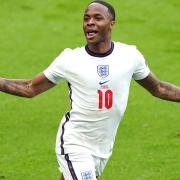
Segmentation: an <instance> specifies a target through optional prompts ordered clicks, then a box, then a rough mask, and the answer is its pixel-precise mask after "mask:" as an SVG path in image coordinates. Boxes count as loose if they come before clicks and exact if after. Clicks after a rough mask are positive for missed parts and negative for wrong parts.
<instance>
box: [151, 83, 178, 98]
mask: <svg viewBox="0 0 180 180" xmlns="http://www.w3.org/2000/svg"><path fill="white" fill-rule="evenodd" d="M152 94H153V95H154V96H156V97H158V98H161V99H164V100H168V101H174V102H180V87H177V86H175V85H173V84H170V83H167V82H159V84H158V88H156V89H154V91H153V92H152Z"/></svg>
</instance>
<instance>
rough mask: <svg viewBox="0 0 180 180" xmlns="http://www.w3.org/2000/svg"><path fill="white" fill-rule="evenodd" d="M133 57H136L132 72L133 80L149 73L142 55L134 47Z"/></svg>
mask: <svg viewBox="0 0 180 180" xmlns="http://www.w3.org/2000/svg"><path fill="white" fill-rule="evenodd" d="M135 58H136V67H135V70H134V73H133V79H134V80H141V79H144V78H146V77H147V76H148V75H149V73H150V70H149V67H148V65H147V63H146V60H145V59H144V57H143V55H142V54H141V53H140V52H139V51H138V50H137V49H135Z"/></svg>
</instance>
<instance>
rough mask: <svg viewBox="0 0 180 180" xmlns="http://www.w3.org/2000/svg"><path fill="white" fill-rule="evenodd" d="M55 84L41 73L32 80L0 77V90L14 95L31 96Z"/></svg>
mask: <svg viewBox="0 0 180 180" xmlns="http://www.w3.org/2000/svg"><path fill="white" fill-rule="evenodd" d="M53 86H55V84H53V83H52V82H50V81H49V80H48V79H47V78H46V77H45V75H44V74H43V73H40V74H38V75H37V76H35V77H34V78H33V79H32V80H16V79H5V78H0V91H2V92H5V93H8V94H12V95H15V96H20V97H26V98H32V97H34V96H36V95H38V94H40V93H43V92H44V91H46V90H48V89H50V88H52V87H53Z"/></svg>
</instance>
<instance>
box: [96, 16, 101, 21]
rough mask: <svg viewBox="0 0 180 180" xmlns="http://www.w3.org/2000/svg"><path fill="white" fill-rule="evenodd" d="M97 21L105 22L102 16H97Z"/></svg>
mask: <svg viewBox="0 0 180 180" xmlns="http://www.w3.org/2000/svg"><path fill="white" fill-rule="evenodd" d="M95 19H96V20H97V21H101V20H103V17H102V16H100V15H97V16H95Z"/></svg>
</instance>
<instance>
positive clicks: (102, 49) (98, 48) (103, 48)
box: [87, 40, 111, 54]
mask: <svg viewBox="0 0 180 180" xmlns="http://www.w3.org/2000/svg"><path fill="white" fill-rule="evenodd" d="M87 46H88V48H89V50H90V51H92V52H93V53H98V54H103V53H106V52H107V51H109V50H110V49H111V41H110V40H109V41H108V42H101V43H98V44H94V43H88V45H87Z"/></svg>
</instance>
